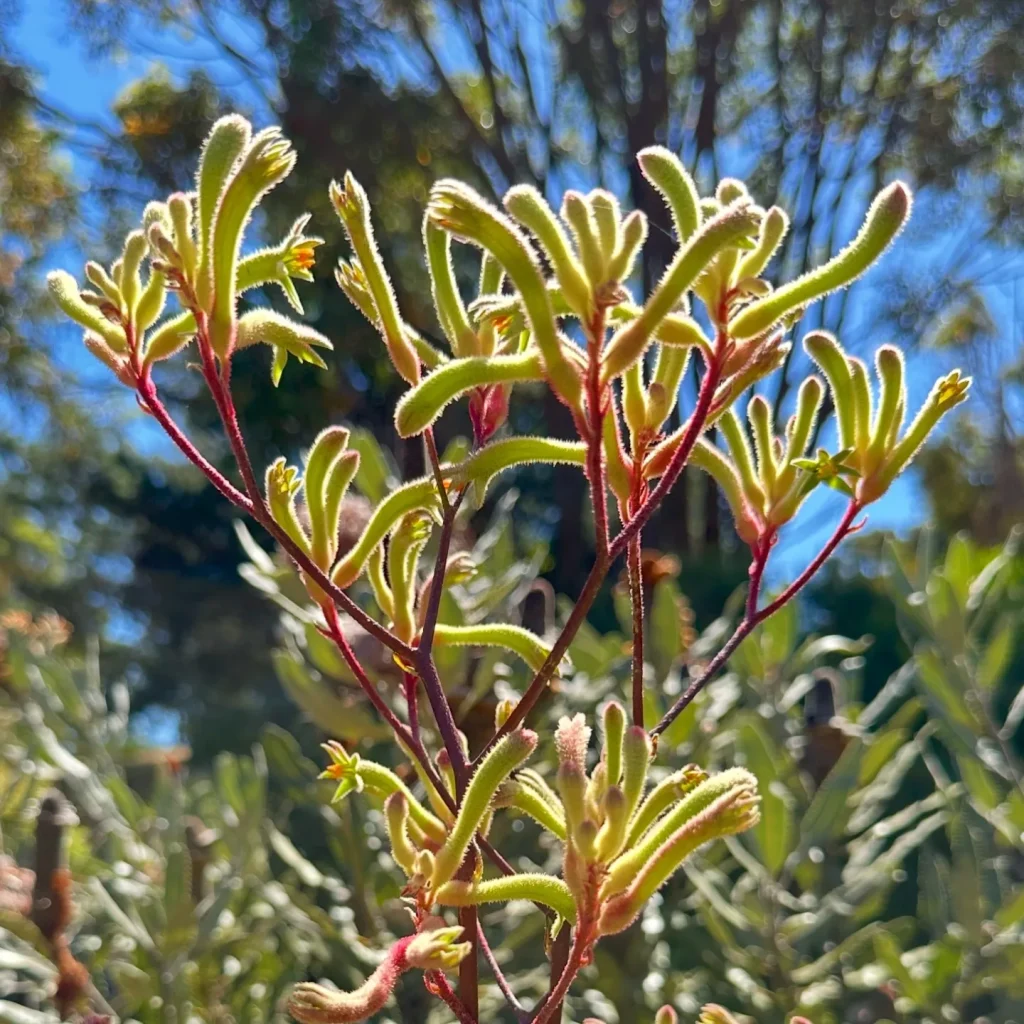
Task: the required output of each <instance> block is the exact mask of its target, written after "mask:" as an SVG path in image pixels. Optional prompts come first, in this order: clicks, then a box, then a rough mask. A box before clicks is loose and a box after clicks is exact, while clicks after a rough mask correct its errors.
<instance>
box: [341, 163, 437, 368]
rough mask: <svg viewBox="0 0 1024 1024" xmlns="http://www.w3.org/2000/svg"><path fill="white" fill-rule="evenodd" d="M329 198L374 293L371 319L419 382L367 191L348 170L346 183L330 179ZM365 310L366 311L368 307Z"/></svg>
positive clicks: (401, 364)
mask: <svg viewBox="0 0 1024 1024" xmlns="http://www.w3.org/2000/svg"><path fill="white" fill-rule="evenodd" d="M330 197H331V202H332V203H333V204H334V209H335V210H336V211H337V214H338V217H339V218H340V219H341V223H342V225H343V226H344V228H345V233H346V234H347V235H348V239H349V242H350V243H351V245H352V249H353V250H354V251H355V254H356V259H357V260H358V266H359V268H360V271H361V273H362V275H363V279H364V281H365V283H366V288H367V291H368V293H369V295H370V296H372V301H373V309H374V315H373V316H369V315H368V318H369V319H370V320H371V322H373V323H375V324H377V325H378V326H379V330H380V332H381V335H382V336H383V338H384V344H385V345H386V346H387V350H388V355H389V356H390V357H391V361H392V363H394V365H395V369H396V370H397V371H398V372H399V374H401V376H402V377H403V378H404V379H405V380H406V381H408V382H409V383H410V384H416V383H418V381H419V379H420V362H419V357H418V356H417V354H416V349H415V347H414V346H413V344H412V343H411V341H410V340H409V336H408V332H407V330H406V327H405V324H404V323H403V321H402V318H401V315H400V314H399V312H398V302H397V300H396V299H395V290H394V288H393V287H392V285H391V279H390V278H389V277H388V274H387V271H386V270H385V269H384V263H383V261H382V260H381V257H380V251H379V250H378V248H377V241H376V238H375V237H374V234H373V224H372V223H371V220H370V201H369V199H368V198H367V196H366V192H365V190H364V189H363V187H362V185H360V184H359V182H358V181H356V179H355V177H354V176H353V175H352V173H351V172H346V173H345V178H344V184H343V185H339V184H338V182H336V181H332V182H331V187H330ZM360 308H361V309H363V307H362V306H360ZM363 312H364V313H366V312H367V311H366V309H363Z"/></svg>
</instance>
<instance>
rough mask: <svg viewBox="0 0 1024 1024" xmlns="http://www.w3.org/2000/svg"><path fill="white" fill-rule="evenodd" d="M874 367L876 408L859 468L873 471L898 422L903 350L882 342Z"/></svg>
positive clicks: (903, 390) (902, 388) (904, 392)
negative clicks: (877, 393)
mask: <svg viewBox="0 0 1024 1024" xmlns="http://www.w3.org/2000/svg"><path fill="white" fill-rule="evenodd" d="M875 367H876V370H877V373H878V379H879V382H880V383H881V395H880V399H879V403H878V412H877V414H876V415H875V421H874V423H873V425H872V428H871V436H870V439H869V441H868V446H867V450H866V451H865V453H864V461H863V466H862V469H863V472H864V473H865V475H867V474H870V473H872V472H874V470H875V469H876V468H877V467H878V465H879V464H880V463H881V461H882V459H883V458H884V457H885V453H886V451H887V450H888V448H889V447H891V443H890V438H891V437H892V436H893V434H894V433H898V432H899V429H900V427H901V426H902V423H900V422H899V420H898V419H897V417H898V416H900V417H901V416H902V415H903V409H904V407H905V406H906V401H907V390H906V384H905V382H904V368H903V354H902V353H901V352H900V351H899V349H897V348H894V347H893V346H892V345H883V346H882V347H881V348H880V349H879V350H878V351H877V352H876V353H875Z"/></svg>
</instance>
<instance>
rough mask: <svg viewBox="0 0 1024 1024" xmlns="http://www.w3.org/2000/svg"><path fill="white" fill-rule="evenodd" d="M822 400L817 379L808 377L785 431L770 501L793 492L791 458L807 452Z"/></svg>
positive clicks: (793, 479) (799, 456)
mask: <svg viewBox="0 0 1024 1024" xmlns="http://www.w3.org/2000/svg"><path fill="white" fill-rule="evenodd" d="M824 397H825V388H824V386H823V385H822V383H821V381H820V380H819V379H818V378H817V377H808V378H807V379H806V380H805V381H804V382H803V383H802V384H801V385H800V390H799V392H798V393H797V401H796V412H795V413H794V415H793V419H792V420H791V422H790V426H789V427H788V428H787V430H786V435H787V437H786V453H785V455H783V457H782V460H781V462H782V464H781V466H780V468H779V475H778V478H777V479H776V482H775V487H774V489H773V498H774V499H775V501H778V500H780V499H781V498H783V497H784V496H785V495H787V494H788V492H789V491H790V490H791V489H792V487H793V484H794V483H795V482H796V477H797V470H796V468H795V467H794V466H793V465H792V463H793V460H794V459H798V458H802V457H803V455H804V453H805V452H806V451H807V445H808V443H809V442H810V439H811V434H812V433H813V432H814V425H815V423H816V422H817V420H818V410H819V409H820V408H821V402H822V399H823V398H824Z"/></svg>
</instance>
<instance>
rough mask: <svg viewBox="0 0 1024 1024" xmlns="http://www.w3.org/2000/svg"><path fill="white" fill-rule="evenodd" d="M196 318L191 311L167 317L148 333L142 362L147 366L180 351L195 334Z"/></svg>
mask: <svg viewBox="0 0 1024 1024" xmlns="http://www.w3.org/2000/svg"><path fill="white" fill-rule="evenodd" d="M195 333H196V320H195V317H194V316H193V315H192V314H191V313H179V314H178V315H177V316H172V317H169V318H168V319H167V320H165V321H164V322H163V323H162V324H160V325H159V326H158V327H157V328H156V329H155V330H154V331H152V332H151V333H150V335H149V338H148V339H147V341H146V351H145V356H144V362H145V364H146V365H147V366H151V365H152V364H153V363H157V362H160V361H161V360H163V359H170V358H171V356H173V355H175V354H176V353H178V352H180V351H181V350H182V349H183V348H184V347H185V346H186V345H187V344H188V343H189V342H190V341H191V340H192V338H193V337H194V336H195Z"/></svg>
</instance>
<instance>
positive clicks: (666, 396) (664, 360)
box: [647, 345, 690, 430]
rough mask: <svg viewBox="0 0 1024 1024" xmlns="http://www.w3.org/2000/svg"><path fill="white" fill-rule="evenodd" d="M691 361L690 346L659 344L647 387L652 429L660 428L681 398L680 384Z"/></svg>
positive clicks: (649, 424) (648, 424)
mask: <svg viewBox="0 0 1024 1024" xmlns="http://www.w3.org/2000/svg"><path fill="white" fill-rule="evenodd" d="M689 362H690V349H689V348H688V347H687V348H675V347H670V346H667V345H659V346H658V355H657V357H656V359H655V361H654V372H653V373H652V374H651V383H650V386H649V387H648V388H647V426H648V427H649V428H650V429H651V430H660V429H661V426H662V424H663V423H664V422H665V420H667V419H668V417H669V416H670V415H671V413H672V410H673V409H674V408H675V405H676V402H677V401H678V400H679V386H680V384H682V381H683V376H684V374H685V373H686V367H687V366H688V365H689Z"/></svg>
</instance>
